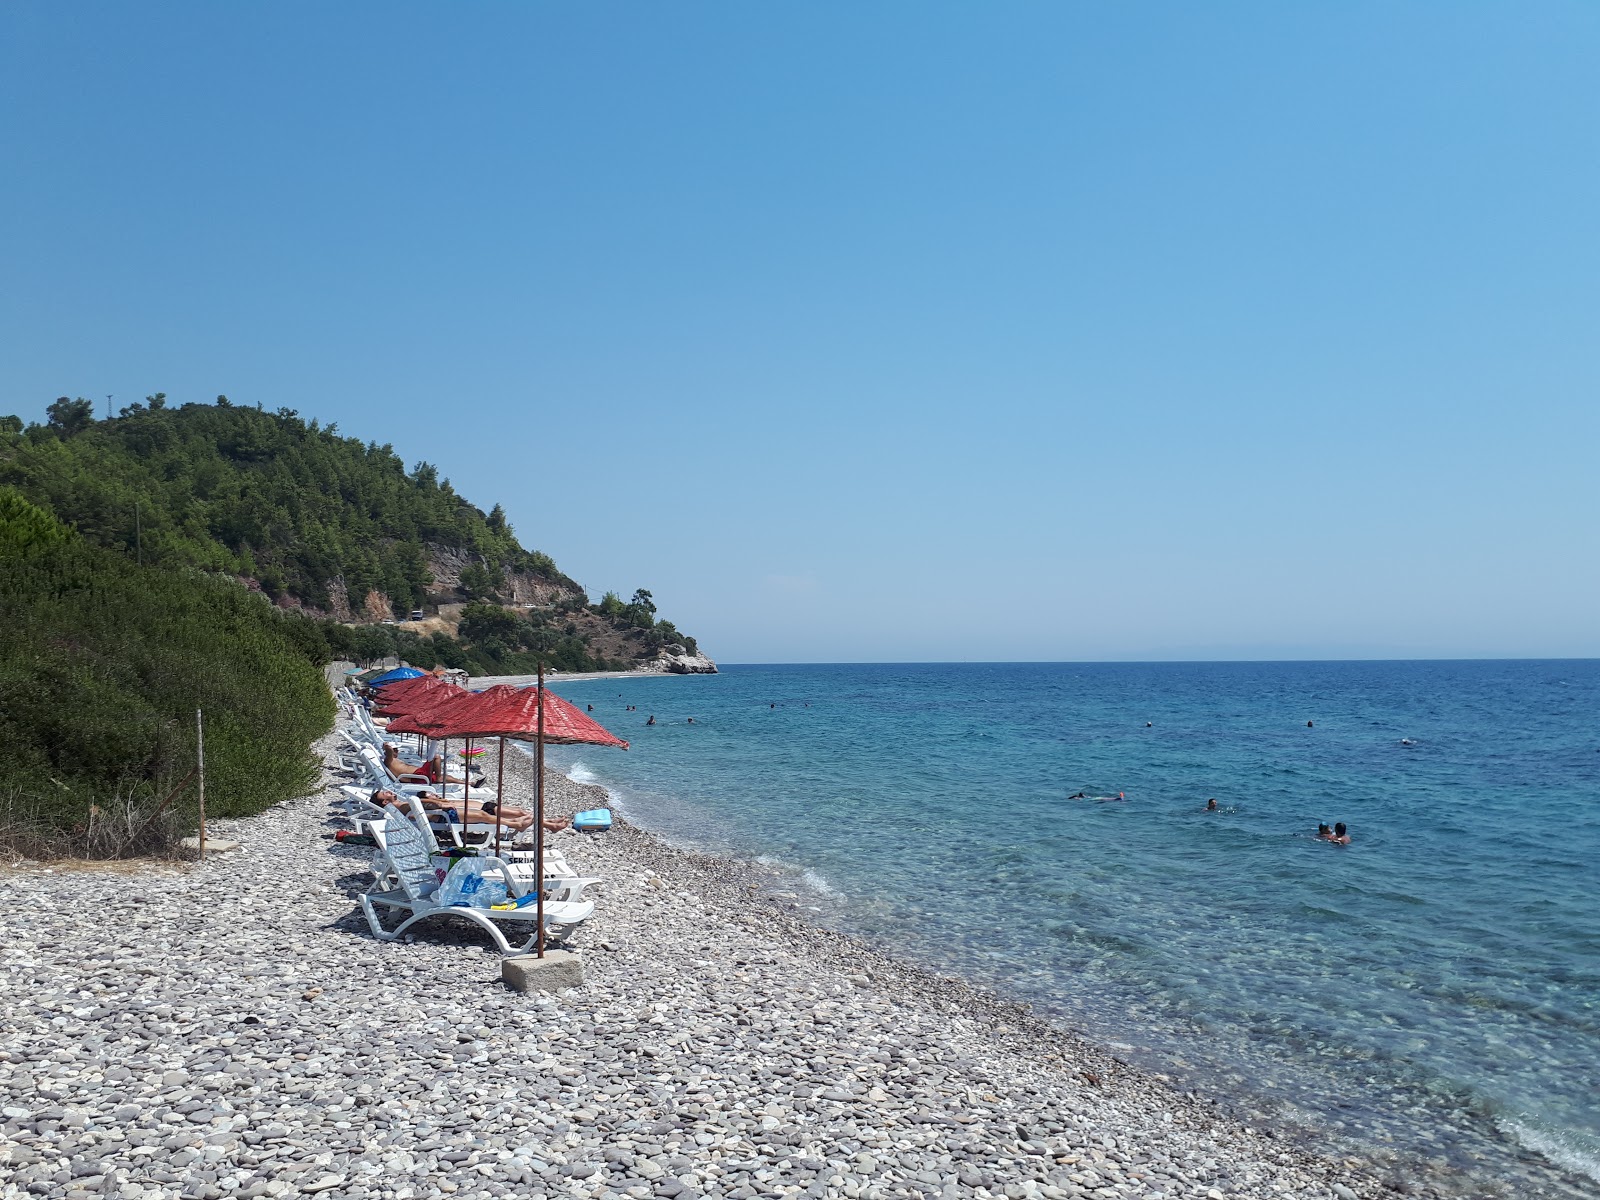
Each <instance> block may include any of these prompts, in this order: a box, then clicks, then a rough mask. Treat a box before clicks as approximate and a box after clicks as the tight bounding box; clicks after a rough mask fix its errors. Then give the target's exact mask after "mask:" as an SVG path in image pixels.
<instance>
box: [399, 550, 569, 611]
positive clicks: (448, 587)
mask: <svg viewBox="0 0 1600 1200" xmlns="http://www.w3.org/2000/svg"><path fill="white" fill-rule="evenodd" d="M424 549H425V551H426V560H427V564H428V571H429V572H430V573H431V574H432V575H433V583H432V585H431V586H430V587H429V588H428V599H429V601H430V602H431V603H433V604H442V603H449V602H450V601H452V600H456V599H458V592H459V590H460V588H461V572H462V571H464V570H466V569H467V567H469V566H473V565H477V566H480V567H481V566H483V565H484V562H483V559H482V557H481V556H480V555H477V554H474V553H472V552H471V551H470V550H462V549H458V548H457V547H454V546H441V545H439V544H438V543H437V542H428V543H427V544H426V545H425V547H424ZM503 580H504V582H503V583H502V584H501V586H500V588H499V595H500V598H501V599H502V600H504V601H505V602H506V603H507V604H508V605H528V604H554V603H556V602H557V601H558V600H562V599H565V598H567V597H574V596H575V597H578V598H580V599H582V598H583V589H582V588H581V587H579V586H578V585H577V584H576V583H574V582H573V581H572V580H570V579H568V578H566V577H565V576H561V575H558V576H556V577H553V578H552V577H550V576H546V575H535V574H534V573H533V572H531V571H506V572H505V573H504V575H503Z"/></svg>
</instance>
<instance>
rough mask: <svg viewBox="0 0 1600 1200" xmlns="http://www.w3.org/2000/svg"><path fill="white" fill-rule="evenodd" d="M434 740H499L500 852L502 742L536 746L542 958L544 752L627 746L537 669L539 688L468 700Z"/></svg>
mask: <svg viewBox="0 0 1600 1200" xmlns="http://www.w3.org/2000/svg"><path fill="white" fill-rule="evenodd" d="M434 728H435V730H436V733H435V736H439V735H441V734H449V735H454V736H456V737H497V738H499V739H500V769H499V771H498V772H497V777H496V780H495V786H496V804H495V814H494V848H495V853H496V854H498V853H499V852H500V804H501V803H502V802H503V801H504V799H505V779H506V771H505V767H506V739H507V738H516V739H518V740H520V741H532V742H535V743H536V744H537V745H538V753H537V762H538V773H537V776H536V780H537V782H536V783H535V789H534V814H533V815H534V820H533V829H534V861H535V862H537V863H538V864H539V874H538V879H539V883H538V889H539V890H538V913H537V917H536V919H537V921H538V934H537V937H538V947H539V949H538V956H539V957H540V958H543V957H544V748H545V744H546V743H548V742H554V743H556V744H557V745H588V746H616V747H619V748H620V749H623V750H626V749H627V748H628V743H627V742H625V741H623V740H622V739H621V738H619V737H617V736H616V735H615V734H613V733H611V732H610V731H609V730H607V729H606V728H605V727H604V726H603V725H601V724H600V722H598V721H596V720H595V719H594V718H593V717H590V716H587V715H586V714H584V713H582V712H580V711H579V710H578V708H577V707H576V706H575V705H573V704H572V703H570V702H569V701H566V700H563V699H562V698H561V697H560V696H556V695H553V694H551V693H550V692H549V691H548V690H547V689H546V688H545V686H544V669H543V667H542V666H541V667H540V670H539V686H538V687H536V688H514V687H511V686H509V685H507V684H501V685H499V686H498V687H492V688H490V689H489V690H488V691H485V692H479V693H478V694H476V695H474V696H473V697H472V700H471V702H470V703H469V704H462V705H458V706H456V707H454V708H452V709H451V711H450V712H449V714H448V715H447V716H445V717H444V719H443V720H442V721H440V722H438V723H437V724H435V726H434Z"/></svg>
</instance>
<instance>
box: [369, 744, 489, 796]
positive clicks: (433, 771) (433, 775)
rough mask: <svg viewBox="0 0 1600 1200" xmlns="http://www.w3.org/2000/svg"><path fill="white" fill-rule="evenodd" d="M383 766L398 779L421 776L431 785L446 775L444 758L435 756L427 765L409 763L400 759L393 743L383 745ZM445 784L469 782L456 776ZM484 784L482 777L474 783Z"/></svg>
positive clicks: (450, 777)
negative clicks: (402, 776) (407, 776)
mask: <svg viewBox="0 0 1600 1200" xmlns="http://www.w3.org/2000/svg"><path fill="white" fill-rule="evenodd" d="M383 765H384V766H385V767H387V768H388V770H389V773H390V774H391V775H393V776H395V777H396V778H398V777H399V776H401V775H421V776H422V777H423V778H424V779H426V780H427V781H428V782H429V783H438V782H439V776H440V775H442V774H443V773H444V756H443V755H435V756H434V757H433V758H430V759H429V760H428V761H427V762H425V763H409V762H407V761H406V760H405V759H403V758H401V757H400V751H399V750H398V749H397V748H396V747H395V744H394V743H393V742H385V743H384V744H383ZM445 782H446V783H463V784H464V783H466V782H467V780H465V779H461V778H459V777H458V776H455V775H451V776H449V777H448V778H447V779H446V780H445ZM482 782H483V779H482V777H479V778H478V779H475V780H473V781H472V783H473V785H474V786H476V785H477V784H480V783H482Z"/></svg>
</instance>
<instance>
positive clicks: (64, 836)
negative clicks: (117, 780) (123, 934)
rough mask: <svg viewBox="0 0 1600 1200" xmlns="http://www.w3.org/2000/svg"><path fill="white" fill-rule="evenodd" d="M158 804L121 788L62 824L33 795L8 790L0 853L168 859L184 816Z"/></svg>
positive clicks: (1, 812) (57, 858)
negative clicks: (83, 814)
mask: <svg viewBox="0 0 1600 1200" xmlns="http://www.w3.org/2000/svg"><path fill="white" fill-rule="evenodd" d="M159 804H160V801H159V799H157V798H155V797H153V796H149V795H141V794H140V793H137V792H132V791H129V792H123V793H119V794H118V795H116V796H114V797H112V798H110V799H107V800H104V801H101V802H99V803H96V804H91V805H90V806H89V812H88V816H87V818H86V819H85V820H84V821H82V822H80V823H76V824H74V825H73V826H71V827H66V826H64V825H63V824H62V823H61V822H60V820H59V818H57V819H52V818H53V817H55V816H56V814H49V813H46V812H45V811H44V809H43V807H42V805H41V804H40V803H39V802H38V801H37V800H34V799H31V798H27V797H24V796H22V795H20V794H19V793H16V792H13V793H11V794H9V795H6V796H3V797H0V854H4V855H6V856H8V857H10V858H12V859H17V858H28V859H34V860H37V861H43V862H51V863H67V862H93V863H105V862H107V861H115V860H129V859H141V860H148V859H152V858H160V859H171V858H174V857H176V856H177V854H178V839H179V838H181V837H182V836H183V831H184V826H185V824H186V822H185V819H184V816H183V814H182V813H181V812H179V811H175V806H171V807H168V808H166V809H159ZM158 809H159V811H158Z"/></svg>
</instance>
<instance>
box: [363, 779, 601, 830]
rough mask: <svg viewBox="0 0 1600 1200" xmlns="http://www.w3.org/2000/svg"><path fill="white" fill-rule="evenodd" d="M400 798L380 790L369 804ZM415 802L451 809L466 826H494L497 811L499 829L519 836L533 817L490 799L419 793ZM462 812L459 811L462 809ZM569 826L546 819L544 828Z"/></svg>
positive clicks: (566, 822) (530, 825)
mask: <svg viewBox="0 0 1600 1200" xmlns="http://www.w3.org/2000/svg"><path fill="white" fill-rule="evenodd" d="M398 799H399V797H398V796H396V795H395V793H394V792H393V791H392V790H391V789H389V788H379V789H378V790H377V791H375V792H373V793H372V802H373V803H374V804H376V805H378V806H379V807H380V808H382V807H383V806H385V805H388V804H393V803H395V801H396V800H398ZM417 799H418V800H421V801H422V807H423V808H426V809H428V810H429V811H430V812H444V811H445V810H446V809H454V810H455V811H456V812H458V813H460V814H461V816H462V818H463V823H464V824H467V825H493V824H494V823H495V814H496V812H497V811H498V813H499V818H500V827H501V828H502V829H506V830H509V831H510V832H512V833H522V832H524V831H525V830H529V829H532V828H533V822H534V816H533V814H532V813H531V812H528V811H527V810H526V809H522V808H512V807H511V806H510V805H509V804H507V805H501V806H498V807H497V805H496V803H495V801H493V800H485V801H482V802H479V801H477V800H446V799H445V798H444V797H442V796H438V795H435V794H434V793H433V792H418V793H417ZM463 809H464V810H465V811H462V810H463ZM571 824H572V818H571V817H546V818H545V819H544V827H545V829H546V830H547V831H548V832H550V833H555V832H556V831H557V830H561V829H565V828H567V826H569V825H571Z"/></svg>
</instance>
